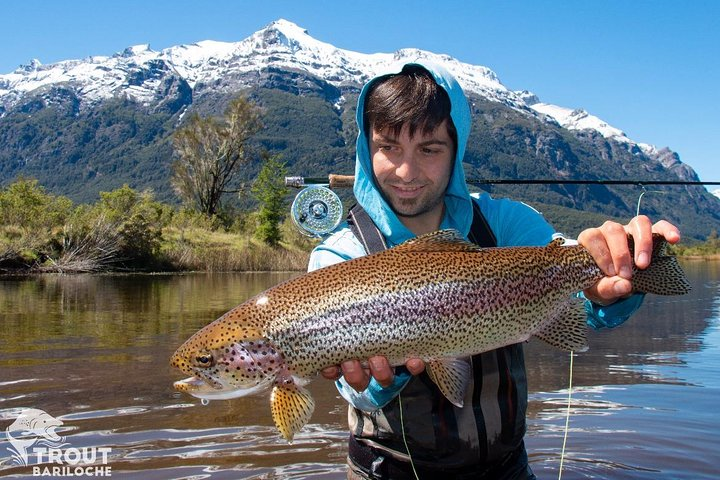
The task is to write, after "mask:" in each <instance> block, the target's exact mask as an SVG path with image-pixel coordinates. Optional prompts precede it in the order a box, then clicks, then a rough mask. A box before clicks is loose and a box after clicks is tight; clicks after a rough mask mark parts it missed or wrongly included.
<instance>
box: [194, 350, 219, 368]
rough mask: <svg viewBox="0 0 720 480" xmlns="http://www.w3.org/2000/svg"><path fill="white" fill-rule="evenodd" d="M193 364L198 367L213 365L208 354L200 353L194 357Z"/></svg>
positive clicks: (212, 360) (213, 362)
mask: <svg viewBox="0 0 720 480" xmlns="http://www.w3.org/2000/svg"><path fill="white" fill-rule="evenodd" d="M195 363H196V364H197V365H198V366H199V367H212V366H213V365H214V364H215V361H214V359H213V356H212V355H210V354H209V353H201V354H199V355H198V356H197V357H195Z"/></svg>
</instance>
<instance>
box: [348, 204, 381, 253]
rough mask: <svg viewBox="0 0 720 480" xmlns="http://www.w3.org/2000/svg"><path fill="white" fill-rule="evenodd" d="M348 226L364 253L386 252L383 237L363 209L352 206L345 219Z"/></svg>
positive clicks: (358, 206)
mask: <svg viewBox="0 0 720 480" xmlns="http://www.w3.org/2000/svg"><path fill="white" fill-rule="evenodd" d="M347 222H348V226H349V227H350V230H352V232H353V234H354V235H355V238H357V239H358V240H360V243H362V245H363V247H364V248H365V252H367V253H368V254H370V253H377V252H382V251H383V250H387V248H388V247H387V243H385V237H383V234H382V233H380V230H378V228H377V227H376V226H375V224H374V223H373V221H372V219H371V218H370V215H368V214H367V212H366V211H365V209H364V208H362V207H361V206H360V205H357V204H356V205H354V206H353V207H352V208H351V209H350V212H349V213H348V217H347Z"/></svg>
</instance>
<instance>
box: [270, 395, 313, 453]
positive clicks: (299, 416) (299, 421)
mask: <svg viewBox="0 0 720 480" xmlns="http://www.w3.org/2000/svg"><path fill="white" fill-rule="evenodd" d="M270 410H271V411H272V417H273V421H274V422H275V426H276V427H277V429H278V430H279V431H280V434H281V435H282V436H283V438H285V440H287V441H288V442H292V439H293V437H294V436H295V434H296V433H297V432H299V431H300V429H301V428H302V427H304V426H305V424H307V423H308V422H309V421H310V417H311V416H312V414H313V411H314V410H315V400H313V398H312V395H310V392H309V391H307V390H306V389H305V388H303V387H301V386H299V385H296V384H295V383H278V384H277V385H275V387H273V390H272V394H271V395H270Z"/></svg>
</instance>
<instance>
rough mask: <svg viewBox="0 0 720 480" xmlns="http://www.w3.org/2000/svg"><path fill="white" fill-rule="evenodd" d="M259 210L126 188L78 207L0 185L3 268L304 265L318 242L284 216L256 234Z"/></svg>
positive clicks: (24, 183)
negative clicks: (173, 201)
mask: <svg viewBox="0 0 720 480" xmlns="http://www.w3.org/2000/svg"><path fill="white" fill-rule="evenodd" d="M257 227H258V219H257V214H256V213H253V212H237V213H234V214H233V215H226V217H225V218H223V219H221V218H207V217H205V216H203V215H201V214H198V213H197V212H193V211H190V210H186V209H182V208H178V207H175V206H171V205H167V204H163V203H160V202H157V201H155V200H154V199H153V195H152V194H151V193H148V192H136V191H135V190H133V189H131V188H129V187H127V186H125V187H123V188H120V189H118V190H115V191H113V192H103V193H102V194H101V199H100V201H99V202H97V203H96V204H93V205H73V204H72V202H70V201H69V200H68V199H67V198H64V197H57V196H53V195H49V194H47V193H45V191H44V189H43V188H42V187H41V186H39V185H37V182H35V181H32V180H19V181H18V182H16V183H14V184H12V185H10V186H9V187H7V188H6V189H3V190H0V273H42V272H59V273H79V272H112V271H288V270H305V268H306V267H307V261H308V256H309V252H310V250H311V249H312V247H313V246H314V242H313V241H312V240H310V239H308V238H306V237H303V236H302V235H300V234H299V233H298V232H297V231H296V230H295V228H294V227H293V226H292V225H291V222H290V221H289V220H286V221H285V222H284V223H283V224H282V225H281V226H280V227H281V236H282V240H281V241H280V243H279V245H277V246H272V247H271V246H269V245H266V244H265V243H263V242H261V241H260V240H258V239H257V238H256V235H255V231H256V230H257Z"/></svg>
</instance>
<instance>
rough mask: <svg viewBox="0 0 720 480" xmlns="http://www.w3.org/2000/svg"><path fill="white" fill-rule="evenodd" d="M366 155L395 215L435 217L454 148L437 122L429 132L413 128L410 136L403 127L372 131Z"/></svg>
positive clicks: (439, 210) (440, 209)
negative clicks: (395, 132)
mask: <svg viewBox="0 0 720 480" xmlns="http://www.w3.org/2000/svg"><path fill="white" fill-rule="evenodd" d="M370 156H371V159H372V166H373V173H374V174H375V179H376V181H377V184H378V186H379V188H380V190H381V192H382V193H383V195H384V197H385V199H386V200H387V202H388V203H389V204H390V206H391V207H392V209H393V210H394V211H395V213H396V214H397V215H398V216H399V217H409V218H415V221H417V220H420V221H422V220H423V218H427V219H429V220H431V221H435V220H437V221H436V222H435V223H438V225H433V226H432V227H433V228H437V227H438V226H439V221H440V220H441V219H442V213H443V209H444V202H443V199H444V197H445V190H446V188H447V186H448V182H449V180H450V173H451V171H452V166H453V161H454V156H455V147H454V144H453V141H452V139H451V138H450V135H449V134H448V131H447V125H446V122H443V123H441V124H440V125H439V126H438V127H437V128H436V129H435V130H434V131H433V132H432V133H430V134H429V135H423V134H422V132H419V131H416V132H415V135H414V136H413V137H412V138H411V137H410V135H409V133H408V128H407V126H406V127H403V129H402V130H401V132H400V135H399V136H395V135H394V134H393V133H392V132H390V131H385V132H378V131H376V130H375V129H373V131H372V135H371V138H370Z"/></svg>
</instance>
